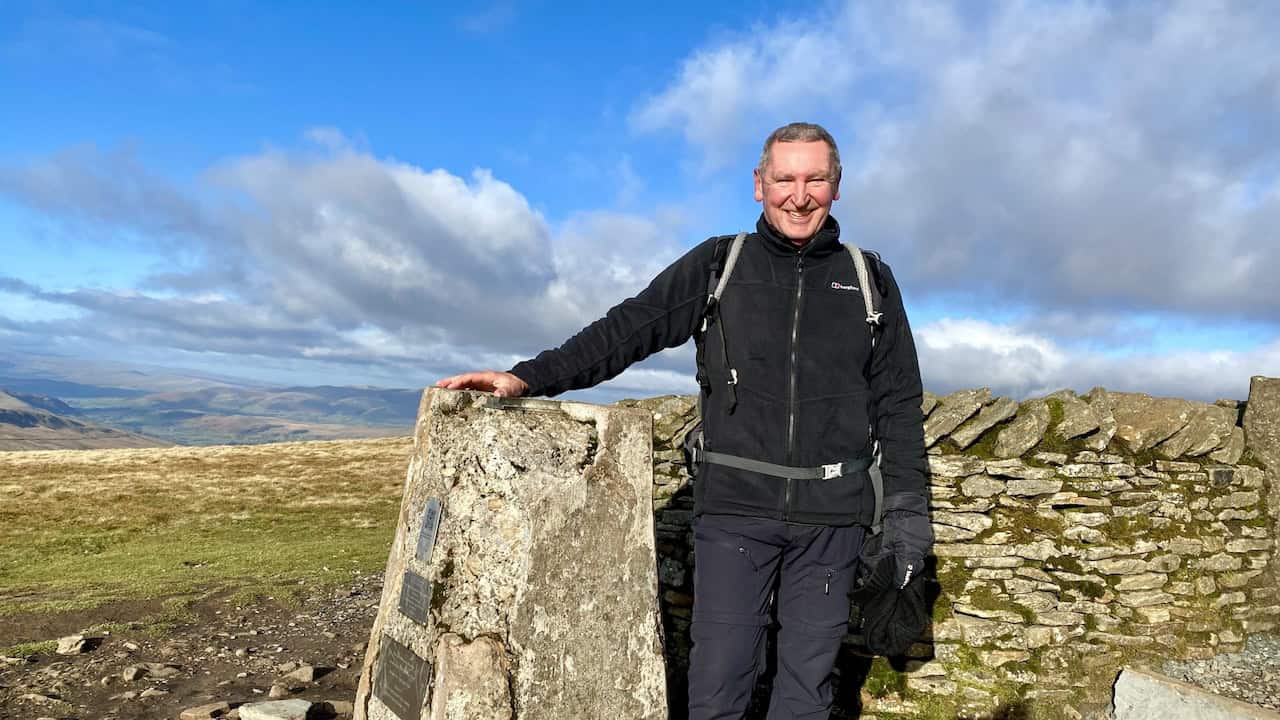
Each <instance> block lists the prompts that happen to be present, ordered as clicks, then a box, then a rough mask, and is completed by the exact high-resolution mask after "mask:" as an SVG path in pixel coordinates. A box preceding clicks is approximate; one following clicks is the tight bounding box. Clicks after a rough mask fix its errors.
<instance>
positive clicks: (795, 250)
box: [756, 213, 840, 257]
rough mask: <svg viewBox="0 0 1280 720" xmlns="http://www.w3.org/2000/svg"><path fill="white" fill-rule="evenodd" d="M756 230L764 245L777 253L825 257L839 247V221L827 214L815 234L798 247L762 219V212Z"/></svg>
mask: <svg viewBox="0 0 1280 720" xmlns="http://www.w3.org/2000/svg"><path fill="white" fill-rule="evenodd" d="M756 232H757V233H758V234H759V235H760V239H761V240H763V241H764V243H763V244H764V246H765V247H766V248H768V249H769V251H770V252H773V253H775V254H779V255H789V256H794V255H806V256H812V257H825V256H827V255H830V254H832V253H834V252H836V251H837V250H839V249H840V223H838V222H836V219H835V218H834V217H832V216H830V215H828V216H827V221H826V222H825V223H823V224H822V227H821V228H820V229H819V230H818V232H817V234H816V235H814V236H813V237H812V238H810V239H809V242H807V243H805V244H804V245H801V246H799V247H797V246H796V245H794V244H793V243H792V242H791V240H790V239H789V238H787V237H786V236H785V235H783V234H782V233H780V232H778V231H777V230H775V229H774V227H773V226H772V225H770V224H769V221H768V220H765V219H764V213H760V219H759V220H756Z"/></svg>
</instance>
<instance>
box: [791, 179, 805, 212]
mask: <svg viewBox="0 0 1280 720" xmlns="http://www.w3.org/2000/svg"><path fill="white" fill-rule="evenodd" d="M791 202H792V204H793V205H795V206H796V207H797V208H802V207H804V206H805V205H807V204H808V203H809V187H808V183H803V182H797V183H795V188H794V189H793V190H792V191H791Z"/></svg>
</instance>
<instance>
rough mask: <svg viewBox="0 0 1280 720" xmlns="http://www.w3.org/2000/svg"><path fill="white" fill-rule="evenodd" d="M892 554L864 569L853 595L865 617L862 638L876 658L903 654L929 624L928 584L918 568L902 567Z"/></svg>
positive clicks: (863, 618)
mask: <svg viewBox="0 0 1280 720" xmlns="http://www.w3.org/2000/svg"><path fill="white" fill-rule="evenodd" d="M899 565H900V563H899V561H898V559H897V558H896V557H895V556H894V555H892V554H886V555H883V556H881V557H880V559H879V561H878V562H877V563H876V564H875V565H874V566H870V567H865V568H864V572H863V573H862V574H861V575H860V577H859V578H858V580H857V582H858V587H857V588H856V589H855V590H854V592H853V601H854V603H855V604H856V605H858V607H859V609H860V610H861V615H862V637H863V640H864V642H865V643H866V646H867V649H868V650H870V651H871V652H873V653H875V654H876V655H884V656H893V655H902V654H903V653H905V652H906V651H907V649H908V648H910V647H911V644H912V643H913V642H915V641H916V640H917V639H919V638H920V636H921V635H923V634H924V631H925V627H926V626H927V625H928V623H929V608H928V603H927V602H926V599H925V583H924V581H923V580H922V579H921V573H920V568H919V566H917V567H915V568H911V567H899Z"/></svg>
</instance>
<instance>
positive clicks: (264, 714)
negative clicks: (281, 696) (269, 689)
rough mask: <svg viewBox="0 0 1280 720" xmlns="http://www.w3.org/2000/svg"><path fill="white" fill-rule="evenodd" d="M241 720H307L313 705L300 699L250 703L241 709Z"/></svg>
mask: <svg viewBox="0 0 1280 720" xmlns="http://www.w3.org/2000/svg"><path fill="white" fill-rule="evenodd" d="M238 709H239V711H240V720H306V718H307V711H308V710H310V709H311V703H310V702H308V701H306V700H302V699H300V698H294V699H292V700H271V701H268V702H260V703H249V704H247V705H241V706H240V707H239V708H238Z"/></svg>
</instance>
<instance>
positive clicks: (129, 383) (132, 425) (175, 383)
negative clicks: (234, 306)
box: [0, 351, 422, 449]
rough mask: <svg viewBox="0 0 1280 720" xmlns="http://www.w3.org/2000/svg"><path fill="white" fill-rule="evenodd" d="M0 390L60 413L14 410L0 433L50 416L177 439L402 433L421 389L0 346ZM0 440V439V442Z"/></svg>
mask: <svg viewBox="0 0 1280 720" xmlns="http://www.w3.org/2000/svg"><path fill="white" fill-rule="evenodd" d="M0 390H3V391H5V395H6V396H7V397H8V398H10V400H7V401H5V402H7V403H8V404H10V405H14V404H21V407H15V408H14V409H15V410H21V411H22V412H24V413H25V412H32V411H41V412H45V413H48V414H50V415H53V416H57V417H58V418H60V420H54V419H52V418H42V419H40V420H38V421H37V420H35V419H34V418H32V417H26V416H23V417H19V416H17V415H15V416H13V417H11V418H10V419H9V420H8V421H3V422H0V437H3V436H5V435H6V434H7V433H9V429H10V428H11V427H16V426H17V424H18V423H35V424H38V425H40V426H42V427H46V428H49V429H52V426H53V425H55V424H57V423H59V422H68V421H70V420H76V421H78V422H80V423H81V424H95V425H98V426H107V427H110V428H119V429H121V430H122V431H126V433H132V434H136V435H139V436H147V437H149V438H154V439H156V440H157V441H159V442H160V443H163V442H168V443H175V444H179V445H219V444H254V443H264V442H280V441H286V440H335V439H342V438H368V437H386V436H396V435H409V434H410V432H411V429H412V427H413V423H414V419H415V418H416V416H417V412H418V401H419V399H420V397H421V394H422V393H421V390H409V389H395V388H374V387H342V386H334V385H322V386H315V387H305V386H295V385H290V386H284V387H280V386H275V387H273V386H269V385H266V384H263V383H256V382H250V381H244V382H240V381H236V380H234V379H230V378H225V377H216V376H211V375H209V374H207V373H200V372H191V373H188V372H187V371H183V370H172V369H168V368H146V371H145V372H144V371H142V370H139V369H137V368H134V367H130V366H127V365H122V364H119V363H95V362H91V361H88V360H80V359H76V358H67V357H62V356H52V355H23V354H20V353H15V352H4V351H0ZM3 407H4V405H3V404H2V403H0V408H3ZM32 426H34V425H32ZM71 439H72V440H74V441H75V442H77V443H78V442H80V440H81V438H78V437H74V438H71ZM4 442H5V441H4V440H3V439H0V449H3V448H5V447H6V446H5V444H4ZM62 447H81V445H79V444H74V445H66V446H62ZM98 447H114V446H112V445H100V446H98ZM122 447H138V446H137V445H124V446H122Z"/></svg>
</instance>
